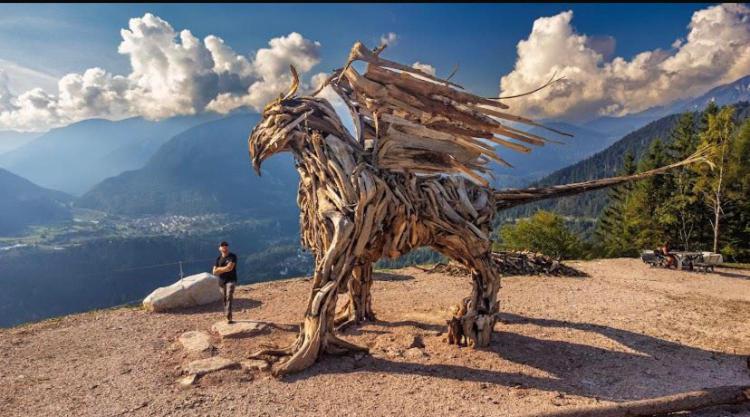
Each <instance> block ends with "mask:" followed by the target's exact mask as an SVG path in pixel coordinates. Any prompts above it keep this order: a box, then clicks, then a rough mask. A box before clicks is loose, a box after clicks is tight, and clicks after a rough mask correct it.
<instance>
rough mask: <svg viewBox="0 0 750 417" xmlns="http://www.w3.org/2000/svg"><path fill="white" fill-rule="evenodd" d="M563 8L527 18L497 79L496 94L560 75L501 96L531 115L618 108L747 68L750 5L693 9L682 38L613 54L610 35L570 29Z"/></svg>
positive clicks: (581, 115)
mask: <svg viewBox="0 0 750 417" xmlns="http://www.w3.org/2000/svg"><path fill="white" fill-rule="evenodd" d="M572 19H573V12H572V11H567V12H563V13H560V14H558V15H555V16H552V17H543V18H539V19H537V20H536V21H535V22H534V25H533V28H532V30H531V33H530V35H529V37H528V38H527V39H525V40H522V41H520V42H519V43H518V45H517V52H518V58H517V60H516V63H515V68H514V69H513V71H512V72H510V73H509V74H507V75H505V76H504V77H502V78H501V80H500V94H501V96H508V95H514V94H519V93H522V92H526V91H530V90H533V89H534V88H536V87H539V86H540V85H542V84H544V83H545V82H546V81H547V80H548V79H549V78H550V77H551V76H552V75H553V74H555V73H557V74H558V75H563V76H565V79H564V80H562V81H560V82H558V83H555V84H553V85H552V86H550V87H547V88H546V89H544V90H542V91H540V92H537V93H535V94H532V95H529V96H524V97H521V98H515V99H511V100H508V101H507V102H506V103H508V104H509V105H511V106H512V108H514V109H515V110H516V111H518V112H521V113H526V114H530V115H532V116H535V117H562V118H567V119H569V120H585V119H589V118H593V117H596V116H598V115H614V116H619V115H624V114H628V113H633V112H638V111H642V110H646V109H648V108H650V107H653V106H657V105H663V104H668V103H670V102H673V101H674V100H678V99H682V98H688V97H693V96H696V95H699V94H702V93H704V92H706V91H708V90H709V89H711V88H712V87H715V86H717V85H720V84H724V83H728V82H732V81H734V80H736V79H738V78H741V77H743V76H745V75H747V74H750V8H748V7H747V6H745V5H742V4H722V5H717V6H712V7H708V8H706V9H702V10H699V11H696V12H695V13H694V14H693V16H692V19H691V21H690V23H689V25H688V33H687V36H686V38H685V39H677V40H675V42H674V43H673V44H672V49H669V50H661V49H655V50H650V51H643V52H641V53H638V54H637V55H635V56H634V57H633V58H632V59H629V60H627V59H624V58H622V57H615V58H613V59H609V57H608V56H609V55H611V54H612V52H613V50H614V45H615V40H614V39H612V38H607V37H604V38H601V37H599V38H592V37H589V36H586V35H584V34H579V33H576V31H575V30H574V29H573V26H572V25H571V21H572Z"/></svg>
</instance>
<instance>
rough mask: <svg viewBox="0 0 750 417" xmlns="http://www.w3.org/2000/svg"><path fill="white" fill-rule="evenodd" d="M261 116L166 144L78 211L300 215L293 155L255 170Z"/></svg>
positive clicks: (87, 197)
mask: <svg viewBox="0 0 750 417" xmlns="http://www.w3.org/2000/svg"><path fill="white" fill-rule="evenodd" d="M258 120H259V115H258V114H238V115H233V116H228V117H226V118H223V119H219V120H215V121H212V122H208V123H204V124H201V125H199V126H196V127H193V128H190V129H188V130H186V131H184V132H182V133H180V134H178V135H176V136H175V137H173V138H172V139H170V140H169V141H168V142H166V143H165V144H164V145H163V146H162V147H161V148H160V149H159V150H158V151H157V152H156V153H155V154H154V155H153V156H152V157H151V158H150V159H149V160H148V162H147V163H146V164H145V166H143V167H142V168H140V169H137V170H132V171H126V172H123V173H121V174H119V175H117V176H114V177H112V178H108V179H106V180H104V181H102V182H101V183H99V184H97V185H96V186H95V187H93V188H92V189H91V190H90V191H88V192H87V193H85V194H84V195H83V196H81V198H79V199H78V200H77V201H76V205H77V206H78V207H84V208H89V209H96V210H102V211H107V212H111V213H116V214H123V215H131V216H139V215H147V214H186V215H195V214H205V213H217V212H219V213H244V214H246V215H249V216H265V215H269V214H270V215H281V213H285V214H290V213H295V214H294V215H295V216H296V192H297V182H298V177H297V172H296V170H295V169H294V161H293V159H292V157H291V155H290V154H281V155H277V156H274V157H272V158H270V159H269V160H268V161H266V162H265V163H264V165H263V177H258V176H257V175H256V174H255V172H254V171H253V170H252V167H251V165H250V159H249V157H248V154H247V151H245V149H247V137H248V135H249V133H250V131H251V130H252V127H253V126H254V125H255V124H256V123H257V122H258Z"/></svg>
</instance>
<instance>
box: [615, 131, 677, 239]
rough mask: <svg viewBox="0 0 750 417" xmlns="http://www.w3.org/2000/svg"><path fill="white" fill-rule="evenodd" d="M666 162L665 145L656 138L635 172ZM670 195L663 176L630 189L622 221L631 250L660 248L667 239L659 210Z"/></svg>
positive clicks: (637, 184) (667, 179)
mask: <svg viewBox="0 0 750 417" xmlns="http://www.w3.org/2000/svg"><path fill="white" fill-rule="evenodd" d="M666 161H667V154H666V151H665V148H664V145H663V144H662V141H661V140H659V139H655V140H654V141H653V142H651V146H650V148H649V150H648V152H646V154H645V155H644V156H643V158H642V159H641V160H640V162H639V163H638V171H640V172H643V171H647V170H649V169H654V168H656V167H660V166H663V165H665V164H666ZM670 194H671V184H670V178H669V177H667V176H664V175H657V176H654V177H651V178H647V179H644V180H642V181H639V182H638V183H636V184H635V185H634V186H633V191H632V192H631V195H630V198H629V199H628V200H627V203H626V204H625V210H624V218H625V227H626V231H630V233H632V234H633V236H634V239H633V243H634V249H636V250H637V249H642V248H656V247H660V246H661V245H663V244H664V242H665V241H666V240H668V239H669V235H668V233H667V229H668V226H667V222H666V221H665V220H664V219H662V217H663V215H662V213H661V211H662V207H663V206H664V202H665V201H666V200H667V199H668V198H669V196H670Z"/></svg>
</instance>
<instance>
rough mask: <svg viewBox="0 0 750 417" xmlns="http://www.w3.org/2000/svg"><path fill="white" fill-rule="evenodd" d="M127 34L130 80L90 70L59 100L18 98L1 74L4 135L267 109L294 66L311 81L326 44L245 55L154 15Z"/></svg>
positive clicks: (299, 41)
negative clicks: (98, 121) (83, 123)
mask: <svg viewBox="0 0 750 417" xmlns="http://www.w3.org/2000/svg"><path fill="white" fill-rule="evenodd" d="M120 34H121V36H122V42H121V43H120V45H119V48H118V52H119V53H121V54H123V55H126V56H127V57H128V59H129V61H130V66H131V71H130V73H128V74H111V73H109V72H107V71H105V70H103V69H101V68H90V69H87V70H86V71H84V72H83V73H82V74H78V73H73V74H67V75H65V76H64V77H62V78H61V79H60V80H59V81H58V82H57V90H58V91H57V94H51V93H48V92H46V91H44V90H42V89H40V88H36V89H31V90H28V91H26V92H24V93H21V94H19V95H17V96H16V95H13V93H12V91H11V89H10V88H9V85H10V83H9V80H8V77H7V75H0V129H16V130H46V129H49V128H51V127H56V126H61V125H65V124H68V123H71V122H74V121H78V120H82V119H86V118H91V117H106V118H112V119H117V118H123V117H129V116H144V117H146V118H149V119H161V118H165V117H170V116H175V115H189V114H196V113H200V112H204V111H216V112H221V113H225V112H229V111H231V110H234V109H236V108H238V107H251V108H254V109H261V108H262V107H263V106H264V105H265V104H266V103H267V102H268V101H270V100H271V99H273V98H274V97H277V96H278V94H279V93H280V92H282V91H284V90H286V89H287V88H288V86H289V85H290V82H291V76H290V73H289V65H290V64H292V65H294V66H295V67H296V68H297V70H298V71H299V72H300V73H301V74H304V73H307V72H308V71H310V70H311V69H312V68H313V67H314V66H315V65H316V64H317V63H318V62H319V60H320V58H319V51H320V43H318V42H314V41H311V40H308V39H305V38H304V37H303V36H302V35H300V34H299V33H296V32H293V33H290V34H288V35H286V36H281V37H278V38H273V39H271V40H270V41H269V42H268V47H266V48H261V49H259V50H258V51H257V52H256V53H255V54H254V56H245V55H242V54H238V53H237V52H235V51H234V50H233V49H232V48H231V47H229V46H228V45H226V44H225V43H224V41H223V40H222V39H221V38H219V37H217V36H214V35H209V36H206V37H205V38H204V39H203V40H201V39H199V38H197V37H196V36H194V35H193V34H192V33H191V32H190V31H189V30H182V31H180V32H177V31H176V30H175V29H174V28H173V27H172V26H171V25H170V24H169V23H168V22H166V21H165V20H163V19H161V18H159V17H158V16H155V15H153V14H150V13H146V14H145V15H144V16H143V17H137V18H133V19H130V21H129V24H128V28H127V29H122V30H121V32H120Z"/></svg>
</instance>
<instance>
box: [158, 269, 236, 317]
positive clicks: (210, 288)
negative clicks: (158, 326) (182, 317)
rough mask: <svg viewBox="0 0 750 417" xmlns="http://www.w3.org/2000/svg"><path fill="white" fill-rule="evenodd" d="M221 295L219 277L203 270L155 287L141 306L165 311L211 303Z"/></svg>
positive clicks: (219, 298)
mask: <svg viewBox="0 0 750 417" xmlns="http://www.w3.org/2000/svg"><path fill="white" fill-rule="evenodd" d="M221 297H222V294H221V288H220V287H219V278H217V277H216V276H214V275H211V274H209V273H207V272H203V273H200V274H196V275H190V276H188V277H185V278H183V279H181V280H179V281H177V282H175V283H174V284H172V285H169V286H167V287H161V288H157V289H156V290H154V292H152V293H151V294H149V295H148V296H147V297H146V298H145V299H144V300H143V308H145V309H146V310H147V311H157V312H158V311H167V310H171V309H175V308H183V307H194V306H199V305H203V304H209V303H213V302H215V301H219V300H221Z"/></svg>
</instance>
